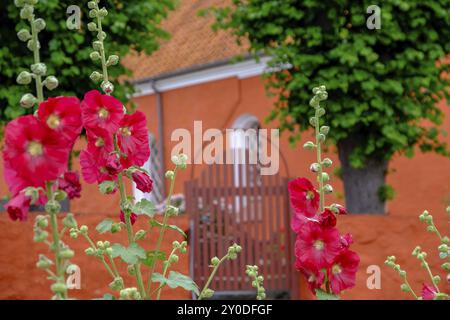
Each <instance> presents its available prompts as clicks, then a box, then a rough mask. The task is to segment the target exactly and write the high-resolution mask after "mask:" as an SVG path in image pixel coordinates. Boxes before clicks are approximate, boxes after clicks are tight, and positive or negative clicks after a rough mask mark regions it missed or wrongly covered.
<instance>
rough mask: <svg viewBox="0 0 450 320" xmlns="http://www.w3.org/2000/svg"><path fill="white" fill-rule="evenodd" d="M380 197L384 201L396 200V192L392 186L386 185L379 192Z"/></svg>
mask: <svg viewBox="0 0 450 320" xmlns="http://www.w3.org/2000/svg"><path fill="white" fill-rule="evenodd" d="M378 196H379V197H380V199H381V200H382V201H388V200H389V201H391V200H394V197H395V190H394V188H393V187H392V186H390V185H388V184H385V185H383V186H382V187H380V189H379V190H378Z"/></svg>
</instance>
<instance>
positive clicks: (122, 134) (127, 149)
mask: <svg viewBox="0 0 450 320" xmlns="http://www.w3.org/2000/svg"><path fill="white" fill-rule="evenodd" d="M117 137H118V143H119V147H120V150H121V151H122V152H123V153H124V154H125V157H123V158H122V159H121V162H122V165H123V166H124V168H129V167H130V166H132V165H136V166H142V165H143V164H144V163H145V162H146V161H147V160H148V158H149V157H150V147H149V143H148V130H147V124H146V120H145V115H144V114H143V113H142V112H140V111H136V112H135V113H133V114H131V115H125V116H124V117H123V119H122V122H121V123H120V129H119V132H118V135H117Z"/></svg>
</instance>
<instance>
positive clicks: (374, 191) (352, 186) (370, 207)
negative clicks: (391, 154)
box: [338, 137, 389, 214]
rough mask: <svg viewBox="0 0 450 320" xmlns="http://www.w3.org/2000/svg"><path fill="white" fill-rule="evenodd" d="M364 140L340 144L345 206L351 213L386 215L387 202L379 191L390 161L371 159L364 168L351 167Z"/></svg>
mask: <svg viewBox="0 0 450 320" xmlns="http://www.w3.org/2000/svg"><path fill="white" fill-rule="evenodd" d="M363 143H364V141H363V139H358V138H352V137H351V138H346V139H344V140H341V141H340V142H339V143H338V151H339V159H340V161H341V166H342V178H343V180H344V191H345V205H346V208H347V210H348V212H350V213H375V214H377V213H378V214H379V213H385V209H386V203H385V200H383V199H380V196H379V190H380V188H381V187H382V186H384V184H385V181H386V173H387V168H388V163H389V161H388V160H386V159H380V158H377V157H369V158H368V159H367V160H366V161H365V163H364V167H362V168H358V169H356V168H353V167H352V166H351V165H350V155H351V154H352V152H353V150H355V148H356V147H358V146H359V145H361V144H363Z"/></svg>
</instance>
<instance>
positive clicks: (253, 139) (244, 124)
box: [229, 114, 261, 221]
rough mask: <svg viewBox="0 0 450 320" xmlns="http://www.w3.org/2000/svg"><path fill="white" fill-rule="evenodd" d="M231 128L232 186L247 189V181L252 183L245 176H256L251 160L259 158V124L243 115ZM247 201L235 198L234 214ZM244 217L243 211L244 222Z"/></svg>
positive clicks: (256, 172)
mask: <svg viewBox="0 0 450 320" xmlns="http://www.w3.org/2000/svg"><path fill="white" fill-rule="evenodd" d="M232 128H233V130H234V131H233V133H232V135H231V141H230V150H229V151H230V152H232V156H233V176H234V177H233V178H234V179H233V180H234V186H235V187H237V188H238V187H247V185H248V183H249V181H254V179H250V177H248V176H247V175H248V174H250V175H253V174H258V164H257V163H253V162H252V160H253V161H258V158H259V132H258V131H259V129H260V128H261V124H260V122H259V120H258V118H256V117H255V116H253V115H251V114H243V115H241V116H240V117H238V118H237V119H236V120H235V121H234V123H233V126H232ZM248 162H250V163H248ZM247 166H248V167H247ZM250 187H255V186H250ZM248 200H249V199H247V197H246V196H242V197H236V199H235V208H236V212H239V211H240V210H241V208H245V207H246V206H247V202H248ZM245 215H246V211H244V216H243V220H244V221H246V220H247V219H248V218H249V217H246V216H245Z"/></svg>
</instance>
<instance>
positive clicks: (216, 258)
mask: <svg viewBox="0 0 450 320" xmlns="http://www.w3.org/2000/svg"><path fill="white" fill-rule="evenodd" d="M219 262H220V259H219V258H218V257H214V258H212V259H211V264H212V265H213V266H217V265H218V264H219Z"/></svg>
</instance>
